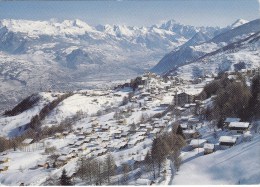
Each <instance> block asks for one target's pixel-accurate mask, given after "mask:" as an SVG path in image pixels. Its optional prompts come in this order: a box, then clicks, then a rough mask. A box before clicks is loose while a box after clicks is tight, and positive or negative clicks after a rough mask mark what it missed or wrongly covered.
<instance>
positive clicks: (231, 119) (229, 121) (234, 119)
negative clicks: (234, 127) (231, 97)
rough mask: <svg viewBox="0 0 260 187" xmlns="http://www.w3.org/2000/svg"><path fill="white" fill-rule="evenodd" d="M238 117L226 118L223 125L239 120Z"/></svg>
mask: <svg viewBox="0 0 260 187" xmlns="http://www.w3.org/2000/svg"><path fill="white" fill-rule="evenodd" d="M240 120H241V119H240V118H226V120H225V121H224V126H228V125H229V124H230V123H231V122H240Z"/></svg>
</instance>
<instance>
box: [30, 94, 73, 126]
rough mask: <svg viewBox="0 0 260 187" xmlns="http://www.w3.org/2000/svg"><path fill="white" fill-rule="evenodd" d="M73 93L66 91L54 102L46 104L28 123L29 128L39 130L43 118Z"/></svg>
mask: <svg viewBox="0 0 260 187" xmlns="http://www.w3.org/2000/svg"><path fill="white" fill-rule="evenodd" d="M72 95H73V93H71V92H70V93H66V94H63V95H61V96H58V98H57V99H55V100H53V101H52V102H50V103H48V104H47V105H46V106H44V107H43V108H42V109H41V111H40V112H39V114H37V115H35V116H33V117H32V119H31V121H30V122H29V124H28V125H27V128H31V129H34V130H39V128H40V124H41V120H43V119H44V118H45V117H46V116H47V115H48V114H49V113H50V112H51V111H52V110H53V109H54V108H55V107H57V106H58V104H59V103H61V102H62V101H63V100H65V99H66V98H68V97H70V96H72Z"/></svg>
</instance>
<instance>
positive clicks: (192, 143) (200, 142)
mask: <svg viewBox="0 0 260 187" xmlns="http://www.w3.org/2000/svg"><path fill="white" fill-rule="evenodd" d="M206 142H207V140H205V139H193V140H191V142H190V145H201V144H204V143H206Z"/></svg>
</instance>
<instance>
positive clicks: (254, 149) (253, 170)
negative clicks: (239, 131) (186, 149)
mask: <svg viewBox="0 0 260 187" xmlns="http://www.w3.org/2000/svg"><path fill="white" fill-rule="evenodd" d="M193 154H194V155H195V157H194V159H192V160H190V161H188V162H185V163H184V164H183V165H181V169H180V171H179V172H178V173H177V175H175V176H174V179H173V182H172V184H174V185H181V184H185V185H194V184H195V185H202V184H207V185H208V184H211V185H220V184H225V185H231V184H232V185H234V184H236V185H237V184H260V173H259V168H260V159H259V154H260V136H259V135H257V136H255V137H254V139H253V140H252V141H251V142H245V143H242V144H239V145H237V146H234V147H232V148H230V149H227V150H223V151H217V152H214V153H212V154H209V155H204V156H202V155H201V154H199V155H198V153H197V150H194V152H193ZM196 154H197V155H198V156H197V157H196Z"/></svg>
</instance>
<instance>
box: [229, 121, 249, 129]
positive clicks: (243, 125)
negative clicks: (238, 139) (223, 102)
mask: <svg viewBox="0 0 260 187" xmlns="http://www.w3.org/2000/svg"><path fill="white" fill-rule="evenodd" d="M229 127H237V128H248V127H249V122H230V124H229Z"/></svg>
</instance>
